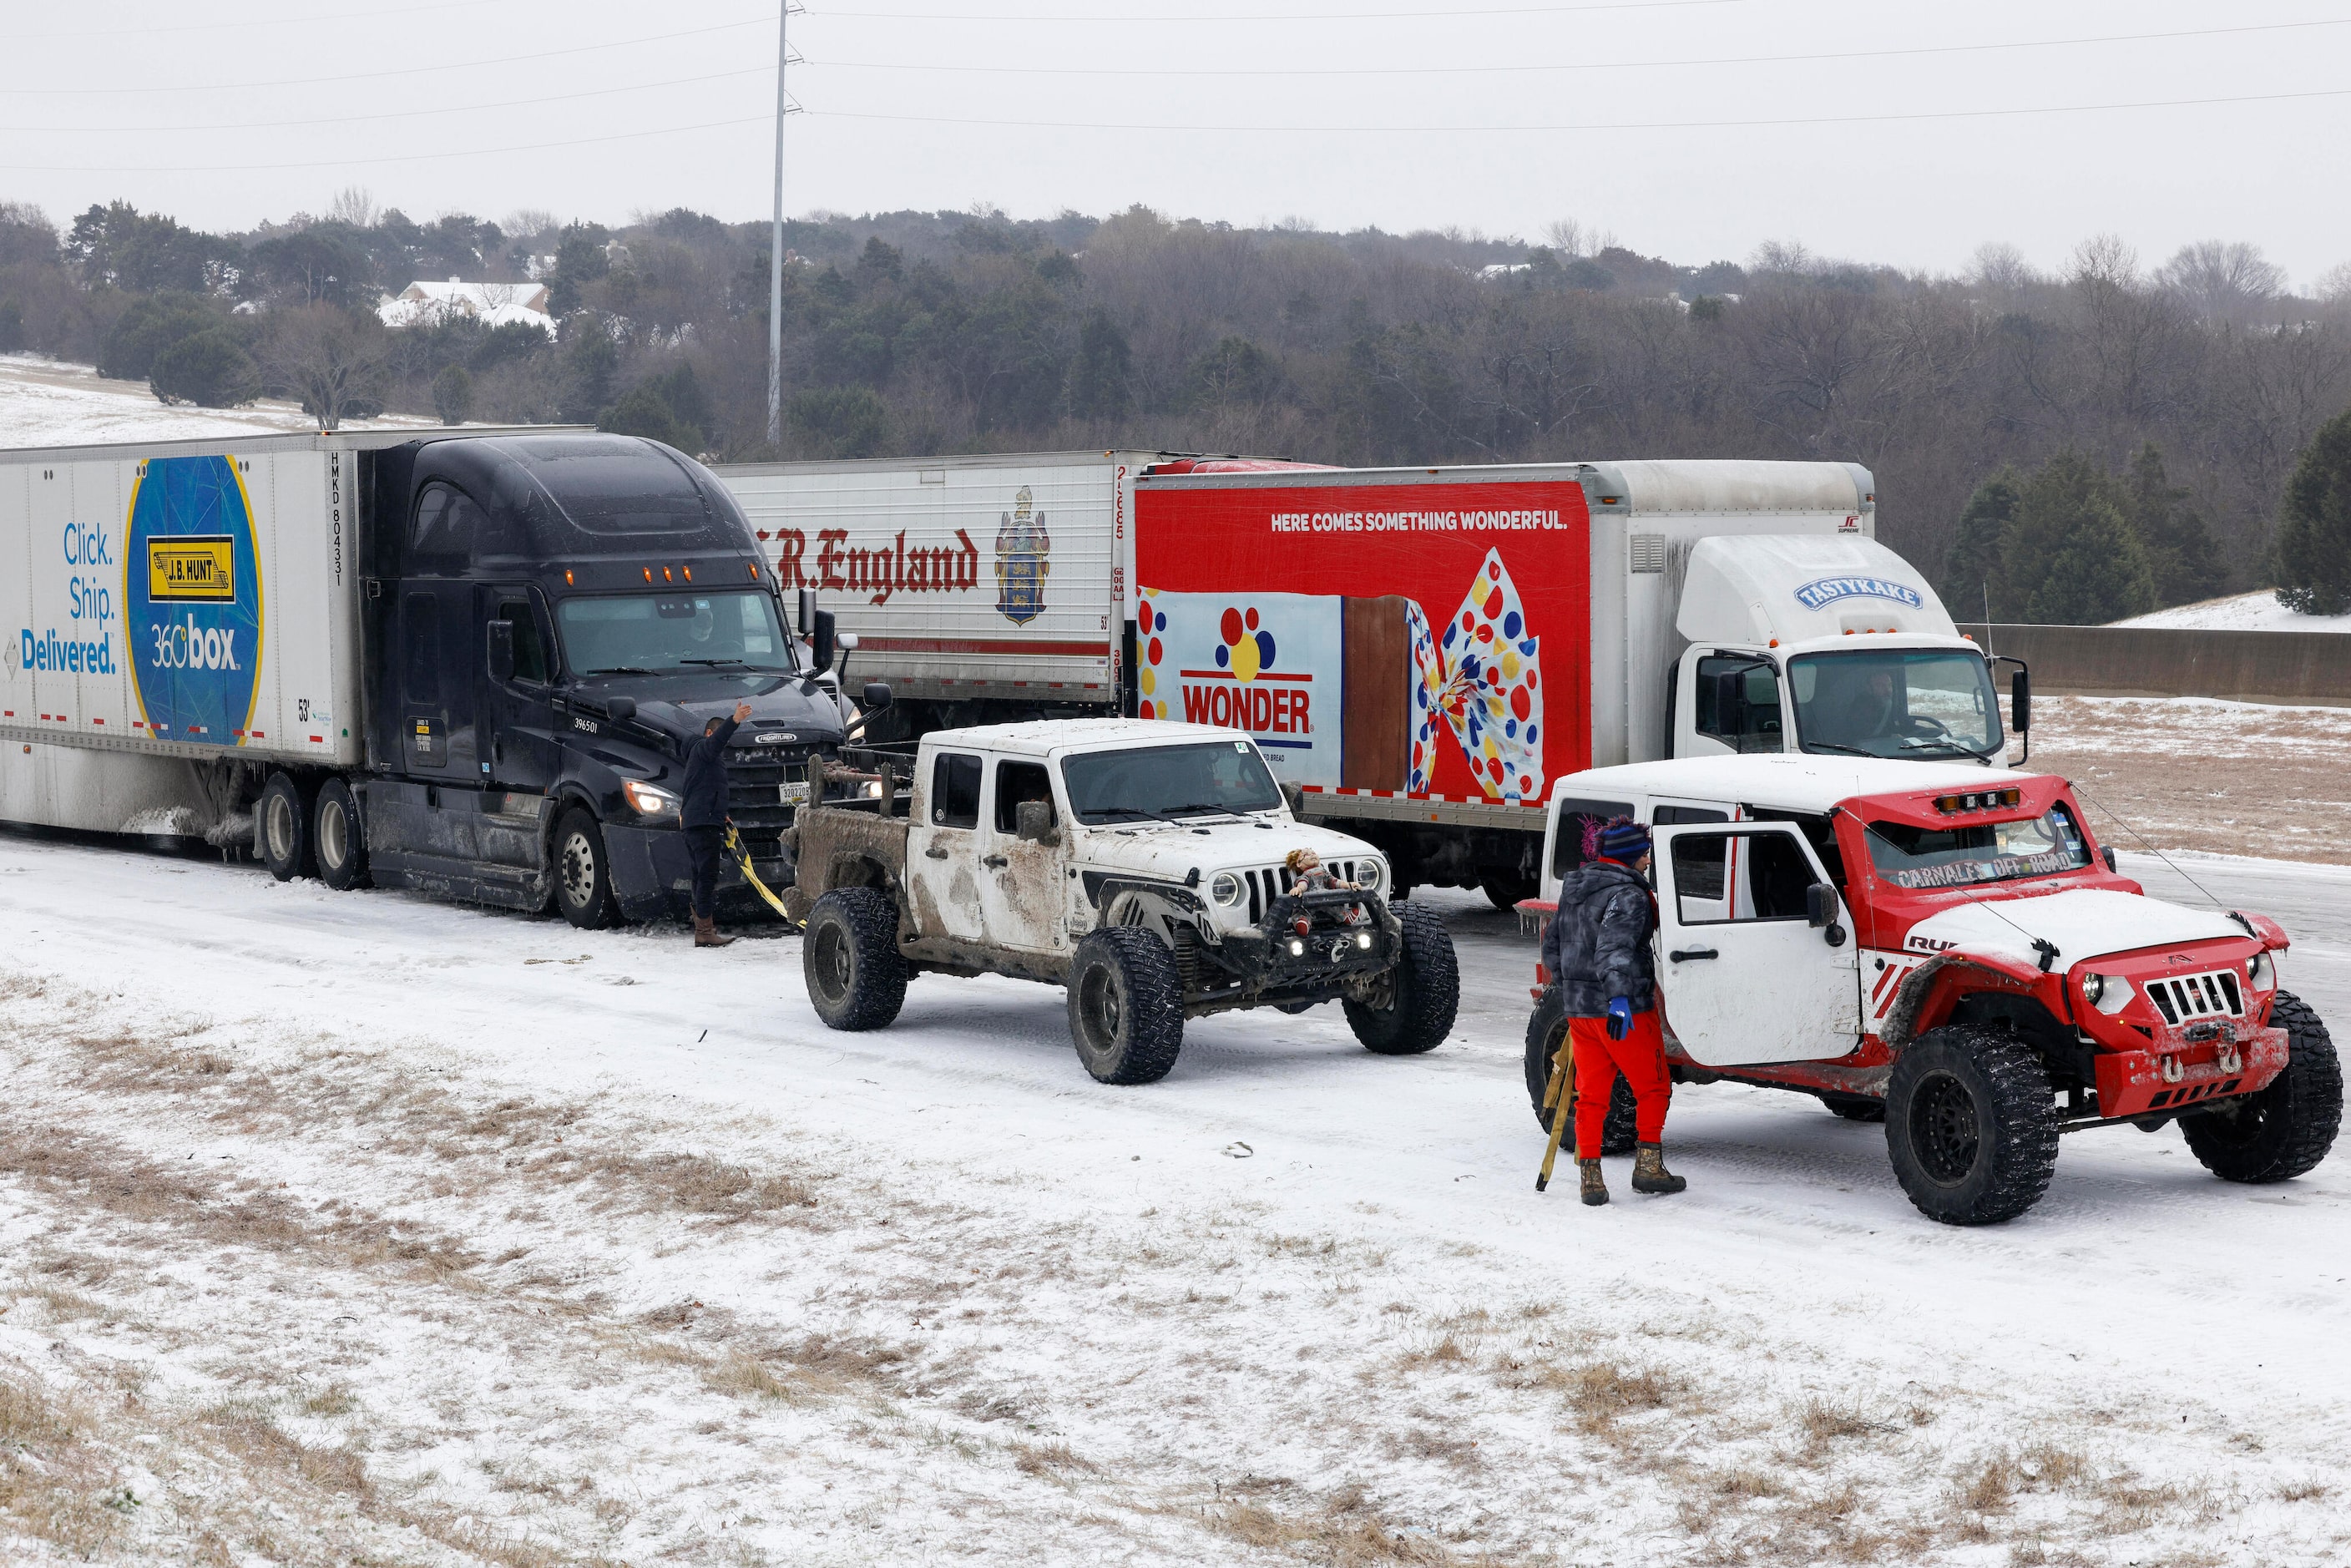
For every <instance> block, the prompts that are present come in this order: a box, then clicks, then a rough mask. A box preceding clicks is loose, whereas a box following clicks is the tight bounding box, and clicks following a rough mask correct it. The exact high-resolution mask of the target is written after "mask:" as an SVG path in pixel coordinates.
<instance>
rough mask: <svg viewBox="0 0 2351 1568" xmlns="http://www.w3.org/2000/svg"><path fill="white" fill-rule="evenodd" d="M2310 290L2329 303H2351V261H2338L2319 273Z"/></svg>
mask: <svg viewBox="0 0 2351 1568" xmlns="http://www.w3.org/2000/svg"><path fill="white" fill-rule="evenodd" d="M2310 291H2311V292H2312V293H2313V294H2314V295H2316V296H2317V297H2318V298H2320V299H2321V300H2323V301H2324V302H2325V303H2326V304H2329V305H2351V261H2338V262H2336V263H2335V265H2334V266H2333V267H2328V268H2327V269H2326V270H2325V272H2322V273H2320V274H2319V275H2318V278H2317V281H2316V282H2314V283H2313V284H2312V285H2311V286H2310Z"/></svg>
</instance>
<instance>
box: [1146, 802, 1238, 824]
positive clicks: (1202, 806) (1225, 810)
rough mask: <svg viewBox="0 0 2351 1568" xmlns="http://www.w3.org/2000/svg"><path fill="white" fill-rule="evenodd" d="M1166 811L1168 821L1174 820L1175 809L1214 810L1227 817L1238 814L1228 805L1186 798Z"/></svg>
mask: <svg viewBox="0 0 2351 1568" xmlns="http://www.w3.org/2000/svg"><path fill="white" fill-rule="evenodd" d="M1167 811H1168V817H1167V820H1168V821H1175V812H1177V811H1215V812H1218V813H1220V814H1222V815H1224V816H1228V817H1238V816H1239V815H1240V813H1239V812H1238V811H1236V810H1233V809H1232V808H1231V807H1230V806H1214V805H1210V804H1208V803H1207V801H1205V800H1187V801H1186V802H1185V803H1184V804H1183V805H1181V806H1170V807H1168V808H1167ZM1157 814H1158V813H1156V812H1154V813H1153V815H1157Z"/></svg>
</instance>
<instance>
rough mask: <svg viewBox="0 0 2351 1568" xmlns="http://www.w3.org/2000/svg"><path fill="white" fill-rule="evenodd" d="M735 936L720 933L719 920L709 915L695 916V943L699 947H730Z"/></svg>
mask: <svg viewBox="0 0 2351 1568" xmlns="http://www.w3.org/2000/svg"><path fill="white" fill-rule="evenodd" d="M734 943H735V938H733V937H732V936H720V935H718V922H717V921H716V920H714V919H712V918H711V917H710V916H709V915H695V917H694V945H695V946H697V947H730V946H734Z"/></svg>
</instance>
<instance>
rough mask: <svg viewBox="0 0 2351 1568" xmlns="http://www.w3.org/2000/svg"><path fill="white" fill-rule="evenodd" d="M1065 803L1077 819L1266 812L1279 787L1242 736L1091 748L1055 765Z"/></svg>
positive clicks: (1100, 822) (1096, 821) (1275, 802)
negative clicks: (1191, 742) (1064, 789)
mask: <svg viewBox="0 0 2351 1568" xmlns="http://www.w3.org/2000/svg"><path fill="white" fill-rule="evenodd" d="M1061 779H1062V782H1063V783H1065V784H1067V785H1068V786H1069V789H1070V810H1071V811H1073V812H1075V813H1076V815H1077V819H1078V821H1081V822H1088V823H1092V825H1094V826H1096V827H1102V826H1104V825H1107V824H1109V823H1113V822H1133V821H1149V820H1150V819H1151V818H1154V817H1159V818H1165V819H1173V820H1175V821H1181V820H1183V819H1185V818H1187V817H1194V816H1206V815H1208V814H1211V813H1214V812H1219V811H1230V812H1241V811H1270V810H1273V808H1274V807H1276V806H1279V805H1280V804H1281V789H1280V786H1279V785H1277V784H1275V783H1274V781H1273V775H1272V773H1270V771H1268V770H1267V768H1266V766H1265V758H1261V757H1259V755H1258V754H1257V748H1256V747H1253V746H1251V745H1250V744H1249V742H1248V741H1246V740H1211V741H1207V742H1202V743H1196V744H1194V745H1190V746H1141V747H1135V748H1134V750H1131V751H1096V752H1091V753H1088V754H1087V755H1084V756H1081V757H1072V758H1069V759H1068V760H1067V761H1065V762H1063V763H1062V764H1061Z"/></svg>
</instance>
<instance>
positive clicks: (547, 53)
mask: <svg viewBox="0 0 2351 1568" xmlns="http://www.w3.org/2000/svg"><path fill="white" fill-rule="evenodd" d="M767 25H768V18H767V17H765V16H754V17H752V18H750V19H749V20H748V21H743V22H720V23H717V24H716V25H715V26H708V27H685V28H681V29H679V30H678V31H676V32H671V33H656V34H654V35H653V36H652V37H644V38H615V39H613V40H612V41H611V43H608V44H574V45H572V46H571V47H569V48H562V49H540V50H538V51H537V52H536V53H533V54H528V55H497V56H494V57H491V58H488V59H482V60H442V61H440V62H439V63H437V64H434V65H429V66H402V67H399V68H395V69H392V70H375V71H353V72H351V73H350V75H348V76H336V77H319V76H306V77H287V78H283V79H281V80H277V81H241V82H237V83H235V87H236V89H237V90H239V91H240V92H243V91H249V90H252V89H257V88H266V87H320V86H328V85H331V84H335V83H340V82H347V81H381V80H383V79H385V78H390V77H413V76H428V75H431V74H433V73H434V72H437V71H455V70H467V69H471V68H474V67H477V66H513V65H521V64H524V63H525V62H527V61H530V60H553V59H561V58H563V57H566V56H569V55H590V54H595V53H598V52H599V51H601V50H604V49H633V48H637V47H642V46H643V45H647V44H666V43H669V42H670V41H671V40H673V39H676V38H698V37H704V36H705V35H707V34H711V33H728V32H733V31H735V30H736V29H737V28H740V27H764V26H767ZM218 91H220V84H219V83H218V82H194V83H190V84H187V85H185V86H179V87H173V86H149V87H9V86H0V93H16V94H20V95H23V96H26V97H41V98H99V97H109V98H110V97H116V96H120V95H123V94H136V95H137V96H139V97H141V98H152V97H154V96H155V95H157V94H158V93H165V92H214V93H216V92H218Z"/></svg>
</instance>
